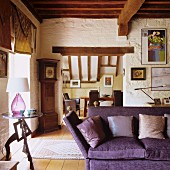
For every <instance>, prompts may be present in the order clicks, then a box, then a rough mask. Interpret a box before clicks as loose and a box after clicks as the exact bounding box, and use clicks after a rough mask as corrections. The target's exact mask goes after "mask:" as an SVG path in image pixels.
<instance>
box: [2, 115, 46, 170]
mask: <svg viewBox="0 0 170 170" xmlns="http://www.w3.org/2000/svg"><path fill="white" fill-rule="evenodd" d="M42 115H43V114H42V113H36V114H32V115H26V114H23V115H22V114H21V115H13V113H2V116H3V118H6V119H17V120H18V121H17V122H16V123H14V124H13V126H14V130H15V132H14V134H12V135H11V136H10V137H9V139H8V140H7V142H6V143H5V149H6V161H8V160H9V159H10V144H11V143H12V142H13V141H15V140H17V141H18V142H19V141H21V140H24V145H23V150H22V151H23V152H24V153H25V154H26V155H27V157H28V161H29V162H30V169H32V170H34V165H33V161H32V157H31V154H30V151H29V147H28V143H27V136H29V135H30V134H31V133H32V132H31V130H30V128H29V126H28V124H27V123H26V121H25V119H31V118H36V117H41V116H42ZM18 128H20V129H21V132H22V133H21V136H20V133H18Z"/></svg>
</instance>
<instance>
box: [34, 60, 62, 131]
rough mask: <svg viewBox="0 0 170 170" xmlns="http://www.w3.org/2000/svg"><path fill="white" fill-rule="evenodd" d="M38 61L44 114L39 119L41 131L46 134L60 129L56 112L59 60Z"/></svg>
mask: <svg viewBox="0 0 170 170" xmlns="http://www.w3.org/2000/svg"><path fill="white" fill-rule="evenodd" d="M37 61H38V63H39V81H40V83H41V112H42V113H43V116H42V117H40V119H39V131H40V132H43V133H45V132H50V131H53V130H56V129H59V128H60V126H59V125H58V114H57V113H56V112H55V95H56V94H55V83H56V81H57V73H56V72H57V63H58V62H59V60H55V59H46V58H42V59H37Z"/></svg>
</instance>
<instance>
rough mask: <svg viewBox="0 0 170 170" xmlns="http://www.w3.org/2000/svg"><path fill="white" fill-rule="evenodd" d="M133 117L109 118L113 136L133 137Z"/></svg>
mask: <svg viewBox="0 0 170 170" xmlns="http://www.w3.org/2000/svg"><path fill="white" fill-rule="evenodd" d="M132 119H133V116H110V117H108V122H109V128H110V130H111V132H112V135H113V136H128V137H133V126H132V125H133V124H132Z"/></svg>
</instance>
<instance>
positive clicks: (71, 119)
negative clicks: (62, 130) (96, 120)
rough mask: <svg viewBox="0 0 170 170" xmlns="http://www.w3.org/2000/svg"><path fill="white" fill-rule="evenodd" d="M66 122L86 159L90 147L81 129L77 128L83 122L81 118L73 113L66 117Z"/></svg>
mask: <svg viewBox="0 0 170 170" xmlns="http://www.w3.org/2000/svg"><path fill="white" fill-rule="evenodd" d="M64 122H65V123H66V126H67V128H68V129H69V131H70V132H71V134H72V136H73V138H74V140H75V141H76V143H77V145H78V147H79V149H80V150H81V152H82V154H83V156H84V158H87V157H88V150H89V147H90V146H89V144H88V143H87V142H86V140H85V139H84V137H83V136H82V134H81V132H80V131H79V129H78V128H77V125H78V124H80V123H81V122H82V120H81V119H79V117H78V116H77V114H76V113H75V112H74V111H71V112H69V113H68V114H67V115H66V116H65V117H64Z"/></svg>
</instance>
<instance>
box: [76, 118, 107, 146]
mask: <svg viewBox="0 0 170 170" xmlns="http://www.w3.org/2000/svg"><path fill="white" fill-rule="evenodd" d="M77 128H78V129H79V130H80V132H81V133H82V135H83V136H84V138H85V140H86V141H87V143H88V144H89V145H90V146H91V147H92V148H95V147H96V146H98V145H99V144H100V143H102V142H103V140H104V139H105V137H106V136H105V133H104V130H103V124H102V121H101V118H100V116H94V117H89V118H87V119H85V120H84V121H83V122H82V123H81V124H79V125H77Z"/></svg>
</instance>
